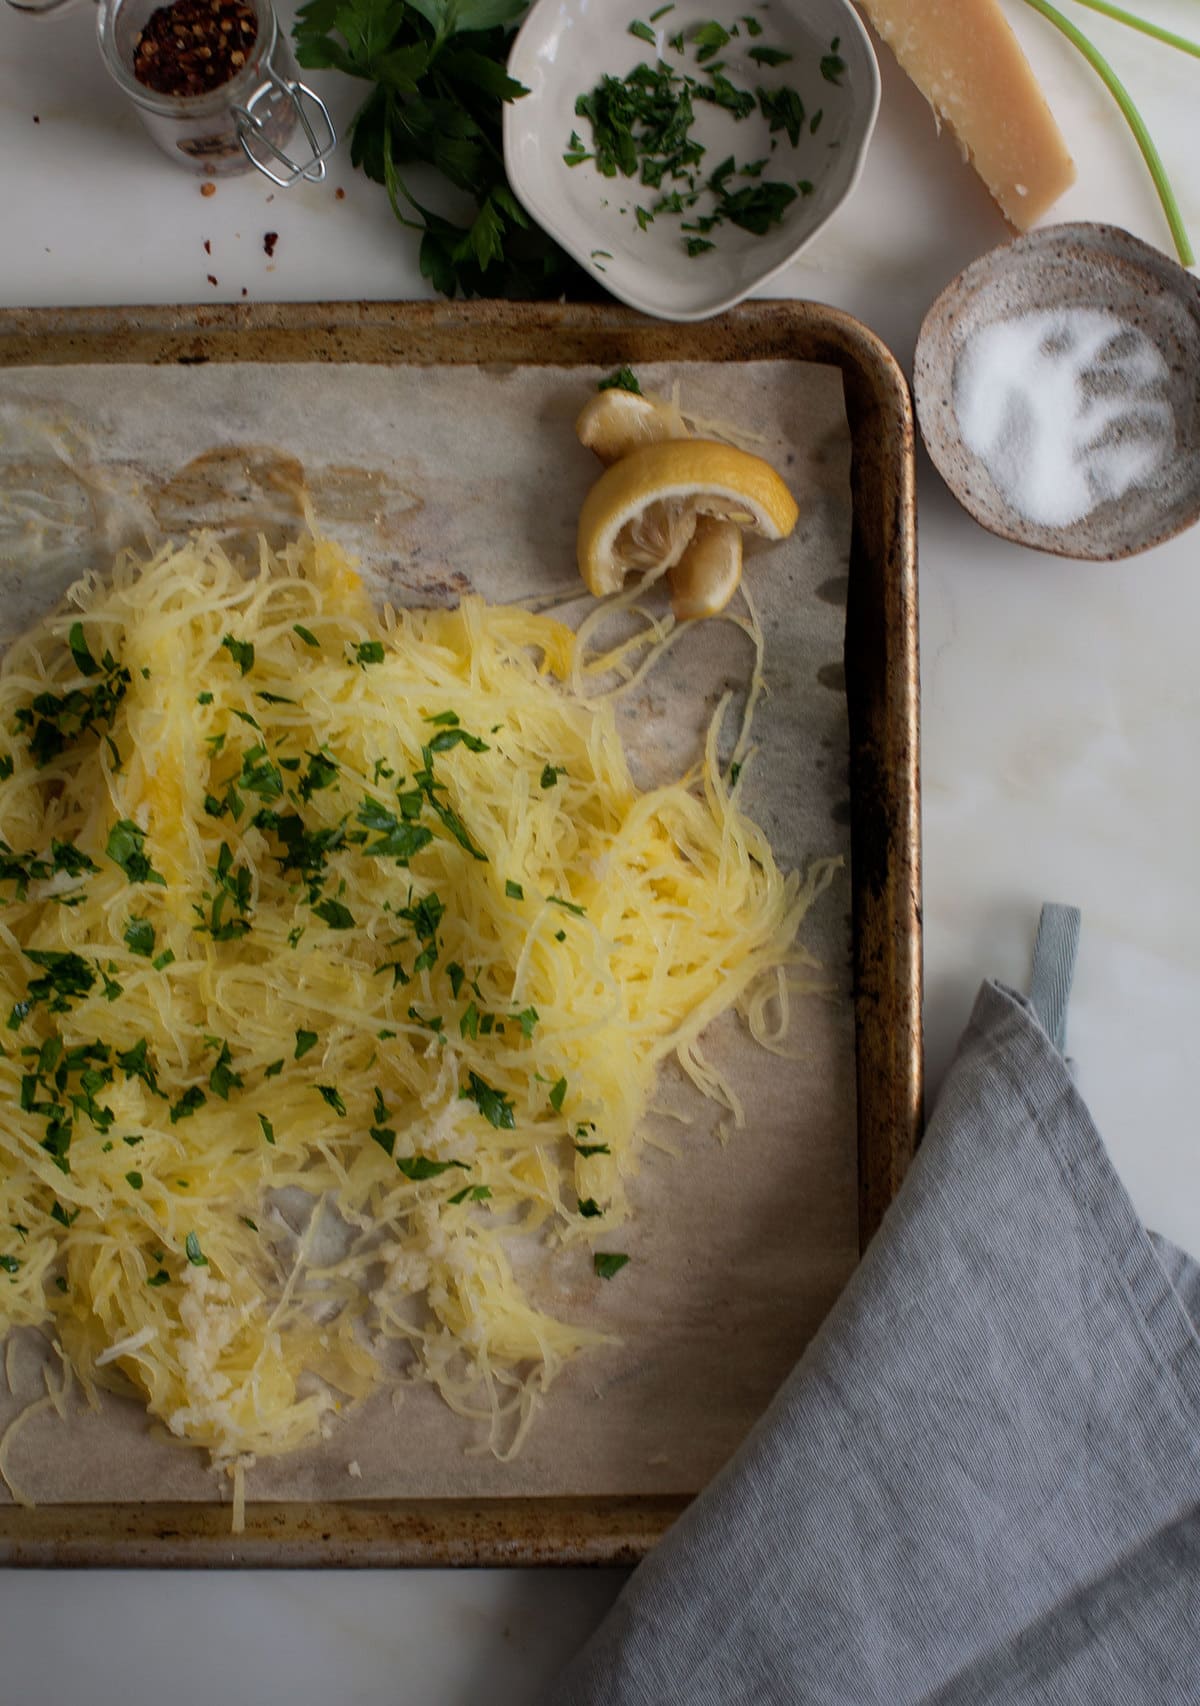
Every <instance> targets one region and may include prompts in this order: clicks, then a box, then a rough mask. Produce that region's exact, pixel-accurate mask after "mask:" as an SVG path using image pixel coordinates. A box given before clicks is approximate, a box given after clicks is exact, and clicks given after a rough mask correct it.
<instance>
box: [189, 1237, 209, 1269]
mask: <svg viewBox="0 0 1200 1706" xmlns="http://www.w3.org/2000/svg"><path fill="white" fill-rule="evenodd" d="M183 1253H184V1255H185V1256H186V1257H187V1259H188V1261H189V1262H190V1263H191V1264H192V1266H193V1267H194V1268H206V1267H207V1266H208V1257H207V1256H206V1255H205V1254H204V1252H203V1250H202V1249H201V1248H200V1240H199V1238H197V1236H196V1234H195V1233H194V1232H189V1233H188V1235H187V1237H186V1238H185V1239H184V1241H183Z"/></svg>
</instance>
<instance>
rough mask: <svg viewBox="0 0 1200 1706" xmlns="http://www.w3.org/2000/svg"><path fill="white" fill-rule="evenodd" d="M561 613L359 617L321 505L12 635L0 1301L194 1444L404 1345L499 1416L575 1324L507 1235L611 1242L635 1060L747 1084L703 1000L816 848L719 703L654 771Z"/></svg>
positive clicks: (467, 1400)
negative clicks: (721, 728) (283, 539)
mask: <svg viewBox="0 0 1200 1706" xmlns="http://www.w3.org/2000/svg"><path fill="white" fill-rule="evenodd" d="M576 644H577V642H576V639H575V636H574V635H573V634H572V632H571V631H570V630H569V629H568V628H567V627H566V626H564V625H563V624H561V623H560V622H558V621H556V620H554V619H552V618H550V617H547V616H539V615H533V614H530V613H528V612H526V611H524V610H522V609H519V608H512V607H503V608H498V607H489V606H487V605H485V604H483V603H481V602H480V601H479V600H476V599H470V598H468V599H465V600H464V601H463V603H462V605H461V607H460V608H459V609H457V610H454V611H438V610H401V611H399V612H391V611H388V612H385V613H384V614H383V615H379V614H377V613H376V611H375V610H374V609H373V607H372V605H371V603H370V601H369V599H368V598H367V596H366V594H365V592H364V589H363V587H362V584H361V582H360V581H359V579H358V577H357V575H356V574H355V572H354V571H353V569H352V567H351V566H350V564H349V562H348V561H347V560H346V558H345V557H344V556H343V555H342V554H341V553H340V552H339V551H338V549H337V548H336V547H334V546H333V545H331V544H329V543H328V542H325V541H322V540H321V539H319V538H313V539H306V540H304V541H302V542H300V543H298V544H296V545H294V546H291V547H289V548H288V549H286V550H285V551H283V552H282V553H280V554H274V553H272V552H270V551H269V550H268V549H267V548H266V546H265V545H264V546H263V547H262V549H261V560H260V562H259V563H258V565H257V566H256V567H254V568H251V569H249V570H248V569H247V567H246V566H245V565H242V564H238V563H235V562H232V561H230V560H229V559H228V558H227V557H226V556H225V555H224V553H223V552H222V550H221V549H220V548H219V547H218V545H217V544H216V543H214V542H213V541H212V540H211V539H206V538H204V537H201V538H199V539H197V540H195V541H193V542H191V543H190V544H188V545H187V546H184V547H171V548H168V549H164V550H163V551H162V552H161V553H160V554H159V555H157V556H156V557H154V558H153V559H152V560H151V561H149V562H141V561H137V560H135V559H134V558H132V557H130V556H125V557H124V558H122V559H121V560H120V561H119V562H118V564H117V565H116V569H115V573H114V575H113V577H112V579H111V580H105V581H103V582H101V581H98V580H88V581H85V582H82V583H80V584H79V585H78V586H77V587H76V588H75V589H74V590H73V592H72V593H71V595H70V597H69V599H68V601H67V605H66V606H65V608H64V609H63V610H62V611H60V612H59V613H57V614H56V615H54V616H53V617H52V618H50V619H48V620H47V621H46V622H44V623H43V624H42V625H41V626H39V627H38V628H36V629H35V630H34V631H33V632H31V633H30V634H28V635H27V636H26V637H25V638H24V639H22V640H21V641H19V642H18V643H17V644H15V645H14V646H13V647H12V648H11V649H10V650H9V652H8V653H7V655H6V657H5V658H4V660H3V662H2V664H0V1110H2V1113H0V1337H2V1336H3V1335H4V1334H5V1333H6V1332H7V1331H8V1330H9V1329H11V1328H12V1327H14V1326H20V1325H28V1326H49V1327H50V1328H51V1329H52V1331H53V1334H54V1336H55V1337H56V1338H57V1339H58V1341H59V1342H60V1344H61V1346H62V1348H63V1351H64V1354H65V1356H66V1357H67V1359H68V1360H69V1362H70V1365H71V1366H72V1368H73V1369H74V1370H75V1372H76V1373H77V1374H78V1376H79V1377H80V1379H81V1381H82V1382H83V1385H84V1388H85V1390H89V1391H90V1390H94V1388H95V1386H96V1385H115V1386H116V1387H117V1388H118V1389H119V1390H122V1391H125V1392H128V1391H129V1390H130V1388H131V1387H132V1389H133V1390H134V1391H136V1393H137V1394H138V1395H139V1396H140V1397H141V1399H142V1400H143V1402H144V1403H145V1405H146V1407H147V1409H148V1410H149V1411H150V1412H151V1414H152V1415H153V1416H154V1417H156V1418H158V1419H159V1420H160V1421H161V1422H162V1423H163V1424H165V1426H166V1427H167V1428H168V1429H169V1430H170V1431H171V1432H172V1433H173V1434H175V1435H177V1436H179V1437H180V1438H182V1439H184V1440H186V1441H188V1442H190V1443H192V1444H194V1445H197V1446H201V1447H203V1448H206V1449H207V1451H208V1452H209V1453H211V1455H212V1458H213V1460H214V1461H215V1462H217V1463H224V1464H231V1463H244V1462H245V1461H246V1460H247V1459H248V1458H249V1457H250V1456H252V1455H256V1454H276V1453H281V1452H286V1451H290V1450H293V1449H295V1448H296V1447H298V1446H301V1445H303V1444H305V1443H306V1442H309V1441H311V1440H313V1439H314V1438H315V1437H318V1436H319V1435H320V1434H321V1433H322V1432H323V1431H327V1429H328V1425H329V1423H328V1421H327V1416H328V1413H329V1412H330V1411H331V1410H333V1409H335V1408H337V1407H339V1406H340V1405H342V1404H343V1403H345V1402H346V1401H348V1400H354V1399H359V1398H362V1397H364V1396H365V1395H366V1394H368V1393H369V1392H371V1391H372V1390H373V1389H374V1388H376V1387H377V1386H379V1385H381V1384H385V1383H387V1382H389V1381H391V1380H394V1379H396V1378H398V1377H399V1376H400V1374H401V1373H402V1372H403V1370H404V1368H405V1364H406V1363H407V1366H408V1371H409V1374H410V1375H411V1373H413V1372H414V1371H415V1372H417V1373H418V1374H420V1375H423V1376H424V1377H425V1378H428V1379H429V1380H430V1381H432V1382H434V1383H435V1384H436V1386H437V1387H438V1388H439V1389H440V1391H441V1392H442V1393H443V1395H444V1396H445V1398H446V1399H447V1400H448V1401H449V1403H450V1404H451V1405H452V1406H453V1407H454V1408H455V1409H457V1410H458V1411H460V1412H461V1413H463V1414H465V1415H469V1416H472V1417H478V1418H481V1419H482V1420H483V1421H484V1422H486V1423H487V1424H488V1427H489V1429H490V1436H489V1437H490V1442H491V1445H492V1447H493V1449H495V1450H497V1451H498V1452H499V1451H507V1450H510V1449H513V1448H514V1447H515V1445H516V1443H518V1442H519V1438H520V1434H521V1431H522V1429H523V1427H524V1425H525V1424H526V1423H527V1421H528V1417H529V1415H530V1413H531V1408H532V1405H533V1403H534V1401H535V1397H536V1395H537V1393H538V1392H540V1391H541V1390H542V1389H543V1388H544V1386H545V1384H546V1383H547V1381H548V1380H549V1378H550V1377H552V1376H553V1374H554V1372H555V1370H556V1369H557V1368H558V1367H559V1366H561V1363H562V1361H563V1359H565V1358H566V1357H568V1356H570V1355H571V1354H572V1353H573V1352H574V1351H576V1350H577V1349H578V1348H580V1347H581V1346H582V1345H585V1344H588V1343H593V1342H596V1341H597V1340H598V1339H600V1338H601V1335H600V1334H598V1333H597V1332H595V1331H594V1330H589V1329H583V1328H580V1327H577V1326H573V1325H570V1324H567V1323H565V1322H562V1321H559V1320H556V1319H553V1318H551V1317H550V1316H548V1315H547V1314H546V1313H544V1312H539V1311H538V1310H537V1309H535V1308H534V1307H532V1306H531V1304H530V1303H529V1301H528V1300H527V1297H526V1295H525V1293H524V1290H523V1287H522V1285H521V1283H520V1282H519V1280H518V1278H517V1277H516V1274H515V1273H514V1266H513V1260H512V1248H511V1241H512V1239H513V1238H514V1236H516V1235H520V1236H521V1237H524V1236H525V1235H527V1234H528V1233H530V1232H534V1231H536V1232H538V1233H539V1235H540V1236H541V1237H542V1238H543V1239H545V1238H546V1237H547V1236H550V1237H551V1238H557V1239H560V1240H562V1241H565V1242H567V1243H570V1242H572V1241H585V1242H586V1243H587V1244H588V1245H590V1246H591V1247H592V1248H593V1249H594V1251H596V1252H597V1255H596V1269H597V1272H598V1273H600V1274H602V1275H603V1274H606V1273H611V1272H613V1271H614V1270H615V1268H616V1267H618V1266H620V1265H621V1260H622V1258H621V1253H620V1244H619V1240H618V1241H617V1242H615V1243H614V1234H615V1232H616V1231H617V1229H618V1227H619V1226H620V1224H621V1222H622V1220H623V1218H624V1217H625V1214H626V1198H625V1185H626V1181H627V1179H628V1178H629V1176H630V1174H631V1171H632V1168H633V1164H634V1158H635V1154H636V1149H637V1144H638V1136H639V1124H640V1122H641V1121H642V1119H643V1117H644V1114H645V1111H646V1109H647V1106H648V1104H649V1102H650V1098H651V1094H652V1090H653V1087H654V1084H655V1077H656V1071H657V1069H658V1067H659V1065H660V1063H661V1062H662V1061H663V1060H664V1058H665V1057H667V1056H669V1055H676V1056H677V1057H678V1058H679V1060H680V1061H681V1062H682V1064H683V1066H684V1068H685V1069H686V1070H687V1072H688V1073H689V1074H690V1075H691V1077H692V1079H693V1080H694V1081H695V1082H696V1083H697V1084H698V1085H699V1086H700V1088H701V1089H703V1090H704V1091H705V1092H706V1093H707V1094H709V1095H716V1096H717V1097H718V1098H719V1099H721V1098H723V1099H725V1101H726V1105H727V1106H735V1104H734V1103H733V1102H732V1101H731V1098H730V1096H729V1095H728V1094H727V1093H726V1091H725V1090H724V1088H723V1086H722V1083H721V1080H720V1078H719V1076H718V1075H717V1074H716V1073H715V1072H714V1071H713V1069H712V1068H711V1067H710V1066H709V1065H708V1063H707V1062H706V1061H705V1059H704V1057H703V1055H702V1053H701V1050H700V1046H699V1042H698V1039H699V1037H700V1034H701V1032H702V1031H703V1029H704V1027H705V1026H706V1025H707V1024H708V1023H709V1022H710V1021H711V1020H712V1019H713V1017H714V1016H715V1015H716V1014H718V1013H719V1012H721V1011H723V1010H725V1009H727V1008H728V1007H730V1006H731V1005H732V1004H734V1003H737V1002H742V1003H747V1002H748V1000H749V997H750V995H751V993H752V991H754V990H758V991H759V992H760V993H759V999H758V1001H757V1004H756V1005H754V1007H753V1019H754V1024H755V1027H756V1028H757V1029H759V1030H760V1031H761V1030H764V1028H765V1025H766V1016H765V1001H764V998H763V996H762V993H761V992H762V990H763V989H764V988H765V987H767V988H772V989H774V990H776V991H777V992H779V991H783V992H784V993H785V992H786V991H785V973H784V972H783V970H782V969H781V968H783V967H785V965H786V964H787V963H788V962H789V956H790V955H791V954H792V952H793V950H794V944H795V938H796V932H797V928H798V926H799V923H800V921H801V918H802V917H803V915H804V912H805V911H806V909H807V907H808V905H809V904H810V901H811V899H812V895H813V892H814V889H815V883H816V879H814V881H813V882H810V883H808V884H802V883H801V882H800V880H799V879H798V878H796V877H795V876H788V877H784V876H783V875H781V873H780V871H779V870H778V868H777V866H776V864H775V861H774V858H773V857H772V853H771V849H770V847H769V845H768V843H767V841H766V839H765V838H764V836H763V835H762V834H761V833H760V832H759V831H758V830H757V829H756V828H755V827H754V825H753V824H752V823H750V822H749V821H748V820H747V819H746V817H745V816H744V815H743V813H742V812H741V810H740V809H739V807H738V804H737V790H736V788H733V789H732V790H731V789H730V787H729V785H728V783H727V782H726V780H724V779H723V778H722V776H721V775H720V773H719V771H718V768H717V764H716V761H715V733H714V734H713V735H712V736H710V741H709V748H708V752H707V755H706V760H705V763H704V764H703V766H701V767H699V768H698V769H697V772H696V773H695V775H693V776H692V777H690V778H688V779H685V780H684V781H681V782H679V783H676V784H675V785H672V786H669V787H664V788H662V789H659V790H657V791H654V792H639V791H638V789H637V788H636V787H635V786H634V784H633V782H632V780H631V777H630V771H629V768H628V765H627V762H626V757H625V754H624V752H623V749H622V745H621V741H620V738H619V735H618V731H617V724H616V720H615V716H614V712H613V709H612V706H611V704H610V703H608V702H607V701H604V700H600V701H594V702H591V703H589V702H587V701H586V700H584V699H583V698H581V697H580V696H579V695H578V694H575V693H572V692H571V691H569V690H568V688H567V686H566V685H565V684H566V683H567V682H569V680H570V678H571V675H572V668H573V665H574V663H575V661H576V659H575V649H576ZM764 974H774V981H772V980H770V979H768V981H767V983H766V984H764V981H763V980H764ZM5 1026H7V1028H5ZM633 1272H634V1270H630V1275H632V1274H633ZM629 1277H630V1276H629V1275H627V1276H625V1278H624V1279H623V1281H622V1283H628V1282H629Z"/></svg>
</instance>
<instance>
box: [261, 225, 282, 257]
mask: <svg viewBox="0 0 1200 1706" xmlns="http://www.w3.org/2000/svg"><path fill="white" fill-rule="evenodd" d="M278 241H279V233H278V231H266V232H264V233H263V249H264V251H265V253H266V254H267V255H268V256H271V257H273V256H274V254H275V245H276V243H278Z"/></svg>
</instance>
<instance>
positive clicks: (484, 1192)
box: [446, 1185, 492, 1203]
mask: <svg viewBox="0 0 1200 1706" xmlns="http://www.w3.org/2000/svg"><path fill="white" fill-rule="evenodd" d="M491 1194H492V1193H491V1191H490V1190H489V1189H488V1187H487V1186H486V1185H464V1186H463V1188H462V1190H461V1191H455V1193H454V1195H453V1196H452V1197H447V1198H446V1201H447V1202H452V1203H460V1202H486V1201H487V1200H488V1198H489V1197H490V1196H491Z"/></svg>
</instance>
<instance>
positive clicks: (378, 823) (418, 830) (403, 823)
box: [357, 799, 433, 865]
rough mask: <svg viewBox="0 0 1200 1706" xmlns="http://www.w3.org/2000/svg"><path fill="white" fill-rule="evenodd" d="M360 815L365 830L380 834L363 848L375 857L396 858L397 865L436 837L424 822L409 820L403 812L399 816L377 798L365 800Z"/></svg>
mask: <svg viewBox="0 0 1200 1706" xmlns="http://www.w3.org/2000/svg"><path fill="white" fill-rule="evenodd" d="M357 818H358V822H359V823H360V824H361V825H362V826H363V828H364V829H365V830H367V831H368V832H369V833H370V834H372V835H375V836H376V837H377V839H376V840H374V841H370V840H368V841H367V843H366V845H365V846H364V848H363V852H364V853H365V854H367V855H368V856H369V857H370V858H373V859H394V860H395V862H396V863H397V864H398V865H407V864H408V862H409V860H410V859H413V858H415V857H416V855H417V854H418V853H420V852H421V850H422V849H423V848H425V847H428V845H429V843H430V842H431V841H432V840H433V832H432V831H431V830H428V829H426V828H425V826H424V824H420V823H412V822H410V821H407V820H406V819H405V818H404V816H403V813H402V814H401V816H400V817H397V816H396V814H395V812H393V811H390V810H389V809H388V808H387V806H384V805H381V804H380V803H379V801H378V800H372V799H366V800H363V802H362V804H361V805H360V806H359V808H358V813H357Z"/></svg>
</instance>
